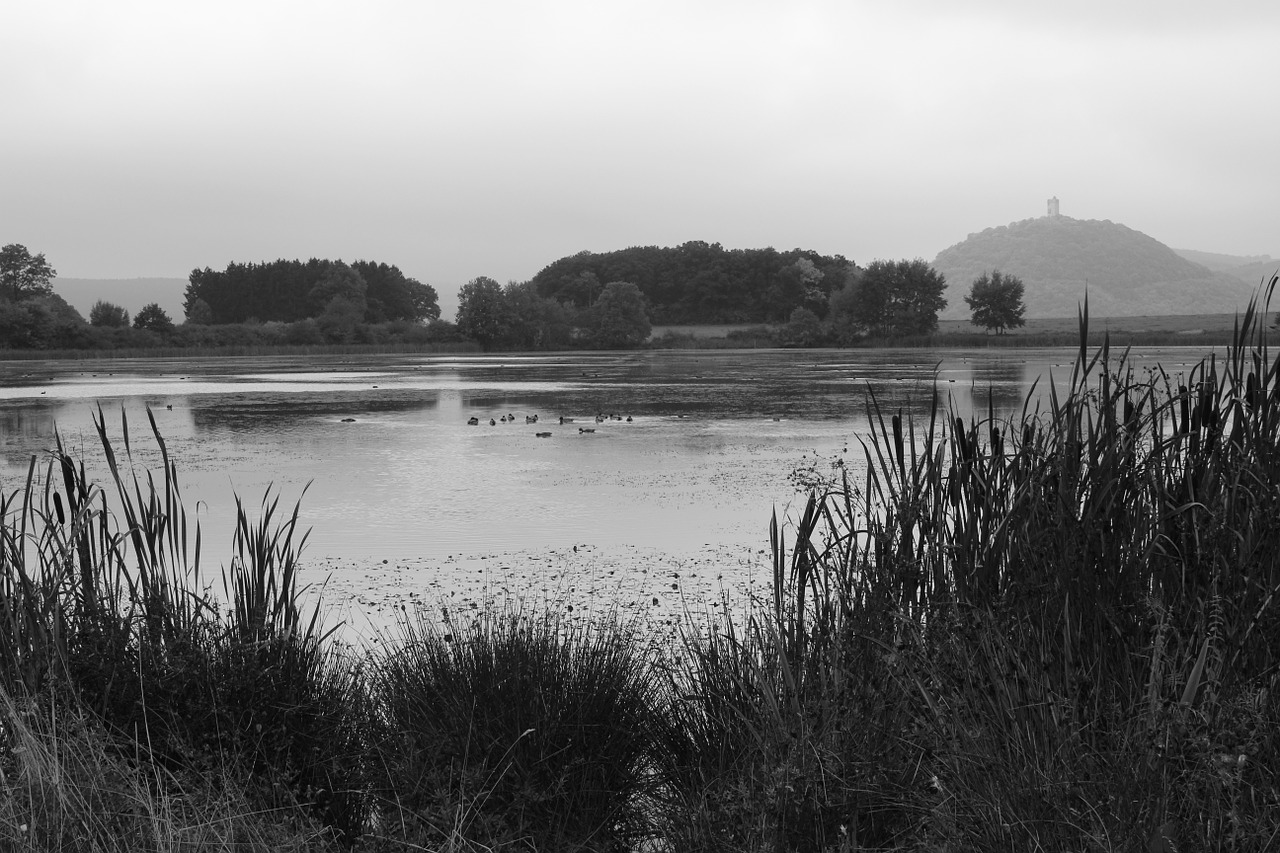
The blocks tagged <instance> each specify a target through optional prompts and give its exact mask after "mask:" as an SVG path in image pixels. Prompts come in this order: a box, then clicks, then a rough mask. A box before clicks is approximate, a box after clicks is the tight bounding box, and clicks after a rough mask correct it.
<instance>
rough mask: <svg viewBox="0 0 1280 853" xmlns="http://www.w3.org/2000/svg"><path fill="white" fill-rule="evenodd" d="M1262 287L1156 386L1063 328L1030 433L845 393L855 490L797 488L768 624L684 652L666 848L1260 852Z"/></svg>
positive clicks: (1273, 440)
mask: <svg viewBox="0 0 1280 853" xmlns="http://www.w3.org/2000/svg"><path fill="white" fill-rule="evenodd" d="M1275 286H1276V280H1275V279H1273V280H1272V281H1271V283H1270V286H1269V287H1268V288H1267V289H1266V290H1265V292H1264V293H1262V294H1261V295H1260V299H1259V300H1255V302H1254V303H1253V304H1251V305H1250V306H1249V308H1248V309H1247V310H1246V311H1245V313H1244V314H1243V315H1242V316H1241V317H1240V318H1239V322H1238V324H1237V327H1236V330H1235V335H1234V343H1233V344H1232V346H1231V347H1230V348H1229V351H1228V354H1227V356H1226V358H1225V359H1224V360H1223V363H1221V364H1219V363H1218V362H1217V360H1216V359H1214V358H1213V357H1210V358H1208V359H1206V360H1205V361H1203V362H1202V363H1201V364H1199V365H1198V366H1197V367H1196V368H1195V369H1194V370H1192V371H1191V373H1190V374H1189V375H1188V377H1187V379H1186V381H1185V382H1183V383H1181V384H1176V383H1175V382H1174V381H1173V380H1171V379H1170V377H1168V376H1167V375H1166V374H1164V373H1163V372H1161V371H1156V372H1153V373H1148V374H1141V375H1140V374H1138V373H1137V371H1135V370H1134V369H1133V368H1132V367H1131V366H1130V365H1129V363H1128V359H1127V353H1126V352H1123V351H1121V352H1116V351H1114V350H1113V349H1112V348H1111V346H1110V343H1109V341H1108V340H1107V339H1106V338H1105V337H1104V339H1103V341H1102V345H1101V347H1099V348H1097V349H1094V348H1092V347H1091V345H1090V340H1091V336H1090V333H1089V328H1088V309H1087V304H1086V306H1085V307H1084V308H1083V309H1082V312H1081V316H1080V323H1079V326H1080V334H1079V350H1078V354H1077V358H1076V360H1075V363H1074V365H1073V367H1072V369H1071V370H1070V372H1069V375H1068V376H1066V377H1065V385H1063V386H1062V387H1058V386H1056V385H1055V386H1054V387H1053V388H1052V389H1050V394H1049V402H1048V404H1047V406H1046V407H1045V408H1044V409H1043V410H1041V409H1038V408H1034V407H1033V406H1032V403H1031V402H1030V401H1031V400H1033V399H1035V396H1034V394H1029V395H1028V397H1027V400H1028V403H1027V404H1026V405H1024V407H1023V409H1022V411H1021V412H1020V413H1018V414H1017V415H1015V416H1011V417H1007V418H997V417H996V416H995V415H994V413H993V412H992V411H991V410H988V412H987V414H986V416H985V417H980V416H973V417H971V418H970V419H968V420H967V421H966V420H964V419H960V418H958V417H957V416H956V414H955V412H954V411H944V410H943V409H942V408H941V407H940V406H939V405H937V404H936V403H935V406H934V408H933V410H932V412H931V413H930V415H929V416H928V417H927V418H925V419H924V420H923V421H920V422H917V421H916V420H914V419H913V418H911V417H910V416H903V415H902V414H901V413H886V412H884V411H882V410H881V408H880V407H879V406H878V404H877V403H876V401H875V398H874V396H871V395H870V394H869V404H868V415H869V419H870V422H871V424H872V430H871V433H870V435H868V436H867V437H866V438H865V440H864V442H863V449H864V454H865V461H866V475H865V479H863V480H862V481H861V482H856V483H851V482H850V481H849V480H848V479H847V478H843V477H842V478H841V479H840V481H839V482H836V483H833V484H831V487H830V488H828V489H827V490H825V491H822V492H815V493H814V494H813V495H812V496H811V497H810V500H809V502H808V505H807V507H806V509H805V511H804V513H803V514H802V516H801V517H800V518H799V519H797V520H796V522H795V527H794V541H793V544H792V546H791V548H790V550H788V549H787V548H786V546H785V543H784V542H783V538H782V536H781V535H780V533H779V532H778V528H777V525H776V522H775V527H774V531H775V532H774V537H773V540H774V547H773V551H774V562H775V595H774V600H773V602H772V603H771V604H772V607H768V608H762V609H761V610H760V611H758V612H757V613H755V614H754V615H752V616H751V617H749V618H748V619H747V620H746V622H745V625H734V624H733V622H732V621H731V620H730V619H728V618H727V617H726V618H725V621H723V622H722V623H721V625H720V626H719V629H718V631H717V632H716V633H714V634H713V635H712V637H711V638H710V639H705V640H693V641H691V642H690V643H689V648H688V651H689V654H688V655H687V660H688V664H687V666H686V667H685V668H684V670H683V671H682V672H679V673H677V675H676V677H675V679H674V684H673V689H675V690H677V691H680V692H681V694H682V695H684V696H686V697H687V698H688V699H689V702H688V703H686V705H684V706H682V709H681V710H682V711H683V713H684V714H685V718H684V719H683V720H682V722H681V723H680V725H679V726H678V727H677V729H678V732H679V734H678V737H677V741H678V742H679V744H680V746H679V747H678V748H676V749H673V750H672V754H673V755H674V756H676V760H675V761H674V763H673V765H672V766H671V767H670V768H669V776H668V778H669V779H670V782H671V786H672V790H673V791H675V792H676V794H675V798H676V801H677V802H680V803H681V804H682V805H683V807H684V808H683V812H682V813H680V812H679V810H677V813H679V814H682V815H683V816H680V817H677V818H675V819H673V821H672V824H671V826H672V831H673V832H674V833H675V835H676V837H677V838H679V839H681V841H682V842H684V843H689V842H690V841H696V842H697V844H698V845H700V846H703V847H707V848H712V847H715V846H716V845H719V849H783V848H785V849H795V850H815V851H817V850H826V849H835V848H838V849H866V848H881V847H886V846H895V845H901V844H904V843H907V842H908V841H910V842H911V843H913V844H924V845H939V846H941V847H943V848H945V849H983V850H986V849H1100V850H1111V849H1138V848H1144V849H1145V848H1146V847H1147V846H1149V845H1158V844H1164V843H1166V841H1165V839H1167V843H1168V844H1170V845H1174V847H1170V848H1167V849H1184V848H1185V849H1206V850H1210V849H1212V850H1220V849H1260V847H1259V845H1265V844H1266V843H1270V842H1271V841H1274V840H1275V839H1276V838H1280V822H1278V821H1277V820H1276V818H1275V816H1274V815H1275V814H1277V813H1280V812H1277V811H1276V810H1275V809H1276V806H1277V805H1280V792H1278V791H1277V787H1276V785H1275V779H1277V778H1280V774H1278V773H1277V771H1280V760H1278V759H1277V753H1276V747H1277V746H1280V743H1277V735H1276V732H1278V731H1280V728H1278V727H1277V725H1276V724H1277V723H1280V716H1277V714H1278V713H1280V704H1278V703H1277V702H1276V700H1275V698H1274V695H1275V688H1276V687H1277V686H1280V685H1278V684H1277V681H1278V680H1280V677H1278V676H1277V675H1276V673H1277V669H1278V667H1277V663H1278V662H1280V661H1278V656H1280V651H1278V650H1280V645H1278V642H1280V615H1278V614H1277V604H1280V602H1277V600H1276V595H1275V593H1276V592H1277V591H1278V590H1280V515H1278V514H1277V510H1278V509H1280V507H1278V506H1277V500H1280V491H1278V489H1277V486H1276V484H1277V483H1280V470H1277V468H1276V465H1277V462H1278V461H1280V458H1278V457H1280V382H1277V379H1278V377H1277V374H1278V373H1280V359H1275V358H1273V356H1272V354H1271V352H1270V349H1269V345H1268V342H1267V338H1266V330H1265V329H1264V328H1263V325H1262V322H1261V319H1260V318H1262V317H1264V316H1265V313H1264V311H1263V308H1264V307H1265V306H1266V304H1267V302H1268V301H1269V298H1270V296H1271V294H1272V292H1273V290H1274V288H1275ZM689 635H690V636H691V637H693V636H696V635H695V634H694V633H693V632H689ZM1151 849H1166V848H1163V847H1152V848H1151Z"/></svg>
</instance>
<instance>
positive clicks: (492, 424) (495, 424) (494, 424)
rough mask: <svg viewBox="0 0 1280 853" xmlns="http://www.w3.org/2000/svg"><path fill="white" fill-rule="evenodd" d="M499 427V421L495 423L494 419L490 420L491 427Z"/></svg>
mask: <svg viewBox="0 0 1280 853" xmlns="http://www.w3.org/2000/svg"><path fill="white" fill-rule="evenodd" d="M497 425H498V422H497V421H495V420H494V419H493V418H489V426H497Z"/></svg>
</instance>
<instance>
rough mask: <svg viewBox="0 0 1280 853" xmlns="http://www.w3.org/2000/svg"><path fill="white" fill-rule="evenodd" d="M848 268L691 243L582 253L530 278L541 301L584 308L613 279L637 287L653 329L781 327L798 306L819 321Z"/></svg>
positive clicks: (795, 253) (837, 262) (835, 262)
mask: <svg viewBox="0 0 1280 853" xmlns="http://www.w3.org/2000/svg"><path fill="white" fill-rule="evenodd" d="M852 268H853V264H852V262H850V261H848V260H846V259H845V258H843V257H841V256H840V255H820V254H818V253H817V252H811V251H805V250H802V249H792V250H790V251H786V252H779V251H778V250H776V249H771V248H770V249H725V248H724V247H722V246H721V245H720V244H719V243H703V242H697V241H695V242H690V243H685V244H683V245H681V246H676V247H674V248H664V247H659V246H635V247H632V248H630V249H619V250H617V251H614V252H603V253H596V252H579V253H578V254H576V255H571V256H569V257H566V258H561V259H560V260H558V261H555V262H554V263H552V264H550V265H548V266H547V267H546V268H544V269H543V270H542V271H541V272H539V273H538V274H537V275H535V276H534V277H533V282H534V285H535V286H536V287H537V290H538V293H539V294H540V295H542V296H549V297H552V298H554V299H556V300H557V301H559V302H562V303H573V304H575V305H579V306H582V307H585V306H587V305H589V304H591V301H592V300H593V299H594V298H595V296H597V295H598V294H599V293H600V292H601V291H602V290H603V288H604V286H605V285H606V284H608V283H610V282H614V281H628V282H631V283H632V284H635V285H636V286H637V287H639V288H640V291H641V292H642V293H643V294H644V296H645V299H646V301H647V303H648V310H649V318H650V320H652V322H653V323H655V324H657V325H665V324H682V323H767V322H783V321H786V320H787V319H788V318H790V316H791V312H792V311H794V310H795V309H796V308H800V307H805V308H809V309H810V310H813V311H814V312H815V313H817V314H818V315H819V316H822V315H824V314H825V313H826V305H827V297H828V296H830V294H831V292H832V291H833V290H838V289H840V288H841V287H842V286H843V285H844V283H845V277H846V276H847V275H848V273H849V271H850V270H851V269H852Z"/></svg>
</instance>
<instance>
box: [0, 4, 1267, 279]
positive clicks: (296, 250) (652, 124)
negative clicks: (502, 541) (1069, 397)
mask: <svg viewBox="0 0 1280 853" xmlns="http://www.w3.org/2000/svg"><path fill="white" fill-rule="evenodd" d="M1278 48H1280V2H1276V0H1256V2H1230V0H1228V2H1222V1H1221V0H1219V2H1215V3H1207V2H1178V0H1152V2H1146V0H1143V2H1133V0H1070V2H1060V3H1042V2H1034V0H1009V2H1005V0H981V2H962V0H936V2H928V1H927V0H905V1H904V0H894V2H882V3H870V2H848V1H846V2H830V3H823V2H810V3H805V2H794V1H793V2H749V0H734V1H733V2H696V0H679V2H655V0H643V2H625V3H623V2H607V0H594V2H485V0H468V2H458V0H449V2H445V3H435V2H408V1H407V0H406V2H378V1H377V0H361V2H358V3H357V2H354V1H352V2H344V3H337V2H326V1H325V0H321V2H317V0H306V1H305V2H288V3H285V2H270V0H252V2H235V0H232V1H231V2H229V1H228V0H218V2H173V0H134V2H128V0H113V2H111V3H101V2H79V3H68V2H59V0H41V2H26V3H17V2H14V3H7V4H5V7H4V9H3V11H0V244H3V243H22V244H24V245H26V246H27V247H28V248H29V249H30V250H31V251H33V252H44V253H45V255H46V257H47V258H48V260H49V262H50V264H52V265H53V266H54V267H55V268H56V269H57V270H58V271H59V273H60V274H61V275H63V276H68V277H89V278H131V277H136V276H179V277H185V276H186V275H187V274H188V273H189V272H190V271H191V270H192V269H193V268H196V267H205V266H211V267H214V268H222V267H225V266H226V264H227V263H229V262H231V261H261V260H272V259H276V258H295V257H296V258H304V259H305V258H309V257H313V256H314V257H324V258H342V259H344V260H348V261H351V260H358V259H365V260H370V259H372V260H380V261H386V262H388V263H394V264H396V265H398V266H399V267H400V268H401V269H402V270H403V271H404V272H405V273H406V274H407V275H410V276H413V277H415V278H417V279H419V280H421V281H423V282H427V283H430V284H433V285H435V286H436V288H437V289H438V290H440V291H441V292H442V294H446V293H449V292H451V291H453V290H455V289H456V288H457V287H458V285H460V284H462V283H464V282H466V281H467V280H469V279H471V278H474V277H476V276H480V275H487V276H490V277H493V278H496V279H498V280H499V281H503V282H505V281H508V280H512V279H518V280H523V279H527V278H529V277H531V276H532V275H533V274H534V273H536V272H537V271H538V270H539V269H541V268H542V267H543V266H545V265H546V264H548V263H550V262H551V261H553V260H555V259H556V258H558V257H561V256H563V255H566V254H571V253H574V252H578V251H581V250H583V249H589V250H592V251H608V250H612V249H619V248H624V247H626V246H634V245H651V244H653V245H676V244H679V243H682V242H685V241H687V240H705V241H707V242H719V243H722V244H723V245H724V246H726V247H728V248H751V247H762V246H774V247H776V248H779V249H789V248H795V247H800V248H807V249H815V250H817V251H819V252H823V253H826V254H837V253H838V254H842V255H844V256H845V257H847V258H849V259H851V260H854V261H857V262H859V263H863V264H865V263H867V262H868V261H871V260H874V259H876V258H899V257H917V256H918V257H923V258H925V259H928V260H931V259H932V258H933V257H934V255H936V254H937V253H938V252H939V251H940V250H942V249H944V248H946V247H948V246H950V245H952V244H954V243H957V242H959V241H961V240H963V239H964V238H965V237H966V236H967V235H968V234H969V233H970V232H974V231H980V230H982V229H983V228H986V227H990V226H993V225H1005V224H1008V223H1010V222H1013V221H1017V220H1020V219H1025V218H1028V217H1032V216H1039V215H1042V214H1043V213H1044V212H1045V200H1046V199H1047V198H1048V197H1049V196H1053V195H1056V196H1058V197H1059V198H1060V199H1061V201H1062V213H1063V214H1065V215H1069V216H1074V217H1077V218H1080V219H1110V220H1112V221H1115V222H1121V223H1124V224H1125V225H1128V226H1130V227H1131V228H1135V229H1138V230H1140V231H1144V232H1146V233H1147V234H1150V235H1151V236H1152V237H1155V238H1156V239H1158V240H1161V241H1162V242H1165V243H1167V244H1169V245H1171V246H1174V247H1178V248H1191V249H1201V250H1204V251H1213V252H1226V253H1233V254H1266V253H1269V254H1273V255H1280V211H1278V207H1277V205H1278V203H1280V51H1278Z"/></svg>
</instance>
